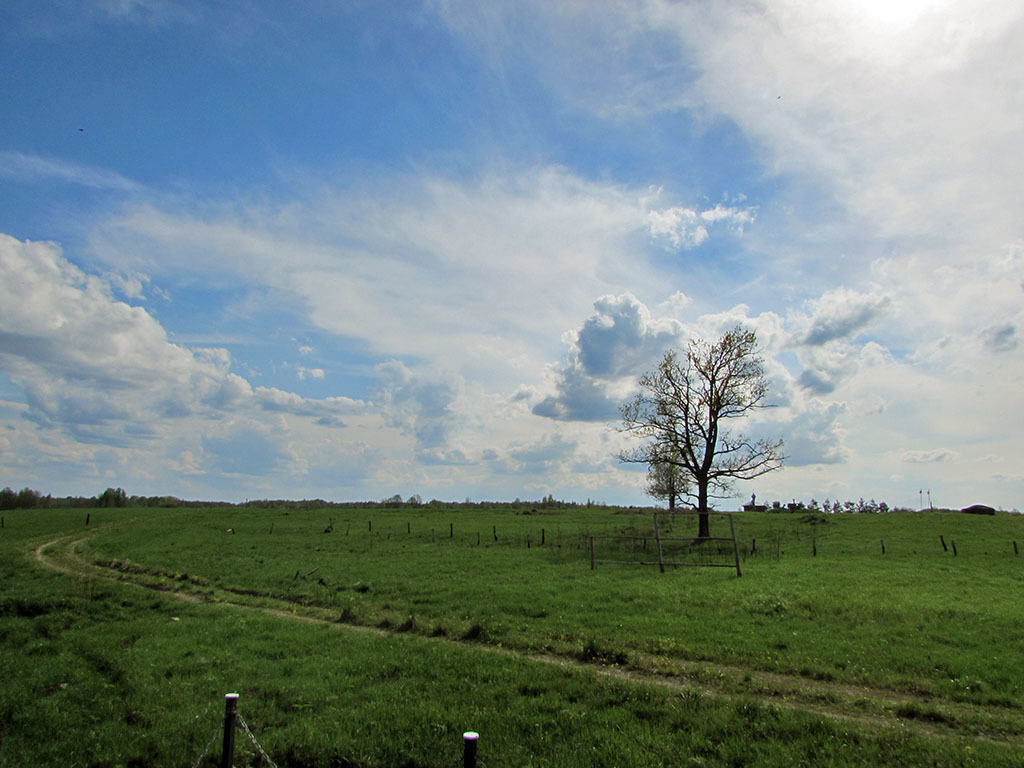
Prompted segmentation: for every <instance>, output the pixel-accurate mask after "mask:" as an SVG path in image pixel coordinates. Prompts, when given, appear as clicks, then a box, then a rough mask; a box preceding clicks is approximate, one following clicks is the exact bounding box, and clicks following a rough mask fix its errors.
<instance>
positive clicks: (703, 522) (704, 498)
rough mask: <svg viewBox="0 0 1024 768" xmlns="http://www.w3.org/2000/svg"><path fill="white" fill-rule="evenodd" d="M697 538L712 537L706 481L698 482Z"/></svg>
mask: <svg viewBox="0 0 1024 768" xmlns="http://www.w3.org/2000/svg"><path fill="white" fill-rule="evenodd" d="M697 511H698V512H700V514H699V515H698V517H697V520H698V525H697V538H698V539H707V538H710V536H711V526H710V523H709V516H708V484H707V482H706V481H704V482H702V481H701V480H698V481H697Z"/></svg>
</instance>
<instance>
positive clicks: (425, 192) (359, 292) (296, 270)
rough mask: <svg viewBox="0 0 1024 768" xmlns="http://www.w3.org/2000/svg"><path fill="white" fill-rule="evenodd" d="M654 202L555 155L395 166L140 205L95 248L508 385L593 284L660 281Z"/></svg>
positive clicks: (379, 351)
mask: <svg viewBox="0 0 1024 768" xmlns="http://www.w3.org/2000/svg"><path fill="white" fill-rule="evenodd" d="M655 202H656V200H655V199H654V198H652V196H651V193H650V190H649V189H648V188H643V189H629V188H626V187H620V186H615V185H611V184H607V183H599V182H592V181H588V180H586V179H583V178H580V177H578V176H576V175H574V174H572V173H569V172H568V171H566V170H565V169H563V168H560V167H557V166H547V167H537V168H531V169H524V170H518V171H514V172H509V173H505V174H499V173H497V172H492V173H487V174H483V175H481V176H480V177H478V178H475V179H469V180H455V179H447V178H441V177H436V176H426V177H420V178H392V179H390V180H387V181H383V182H379V183H377V184H376V185H374V184H370V183H367V185H366V186H365V187H354V188H352V189H336V190H334V191H333V192H330V193H327V194H325V193H324V191H323V189H322V188H318V189H317V190H316V196H315V197H313V196H312V193H311V196H310V197H309V198H308V199H305V198H301V197H300V198H299V199H297V200H295V201H293V202H292V203H291V204H290V205H288V206H287V209H286V210H284V209H281V210H273V209H271V210H267V209H254V208H246V209H235V208H228V207H220V208H210V209H209V210H206V211H198V212H197V211H192V212H178V213H175V212H172V211H170V210H159V209H157V208H155V207H152V206H141V207H134V208H131V209H129V210H128V212H127V213H126V214H125V215H123V216H121V217H119V218H117V219H116V220H112V221H110V222H108V223H107V224H106V225H105V226H103V227H101V228H98V229H97V230H96V231H95V233H94V238H93V248H94V250H95V251H96V252H97V253H98V254H99V255H100V256H101V257H102V258H103V259H104V260H105V261H106V262H107V263H109V264H113V265H116V266H117V268H118V269H121V270H126V269H133V270H139V271H144V272H146V273H147V274H151V275H154V274H161V273H164V274H166V273H168V272H169V271H171V270H186V271H188V272H189V273H191V274H193V275H203V276H205V277H207V279H215V280H222V281H224V282H225V283H229V282H230V283H232V284H235V283H236V281H241V283H242V284H243V285H244V284H249V285H250V286H256V285H261V286H269V287H271V288H273V289H274V290H277V291H281V292H283V294H285V295H288V296H293V297H297V298H298V299H300V300H301V301H302V302H303V303H304V304H305V305H306V306H307V307H308V308H309V315H310V318H311V319H312V321H313V322H314V323H316V325H317V326H319V328H320V329H322V330H324V331H327V332H329V333H332V334H339V335H341V336H344V337H349V338H353V339H358V340H360V341H362V342H364V343H365V344H366V345H367V347H368V349H369V350H371V351H372V352H373V353H374V354H376V355H379V356H381V357H390V356H402V357H419V358H424V359H432V360H435V361H438V362H439V364H440V365H442V366H444V367H448V368H452V369H457V370H460V371H462V372H464V373H472V375H473V376H474V377H481V376H482V377H485V378H488V380H490V381H491V382H492V383H496V382H498V381H500V380H501V379H503V378H504V377H506V376H507V375H508V374H509V372H510V369H511V370H514V371H515V372H516V374H517V375H520V376H523V375H527V373H526V372H527V371H531V370H532V371H536V370H539V368H540V366H541V364H542V362H543V360H544V359H545V358H547V357H548V355H549V353H555V352H557V346H556V345H555V344H554V343H553V342H554V340H555V338H556V337H555V336H554V335H553V332H554V333H557V332H560V330H561V329H564V328H568V327H570V326H571V325H572V324H573V323H574V322H576V319H577V318H578V317H579V315H580V313H581V312H582V311H585V309H586V308H587V307H588V306H589V305H590V303H591V302H592V301H593V297H594V296H599V295H601V294H604V293H618V292H621V290H622V287H623V286H625V285H629V286H631V288H632V290H633V291H634V292H636V293H637V294H638V295H639V294H643V293H645V292H648V291H650V292H656V293H658V294H663V290H664V274H663V273H662V272H661V271H660V270H659V269H657V268H655V267H653V266H651V265H650V264H649V263H648V262H647V260H646V259H645V258H638V257H637V256H638V254H643V253H644V251H645V249H648V248H650V244H649V243H647V242H645V237H644V236H645V235H647V234H650V223H649V220H648V216H649V214H651V213H652V206H653V205H654V204H655ZM705 213H708V216H709V217H710V220H708V221H705V220H704V219H701V221H702V222H703V224H701V226H704V227H711V226H712V225H713V224H714V223H715V222H725V221H728V222H731V223H732V224H737V223H738V222H741V221H748V220H749V216H748V214H746V213H744V212H743V211H740V210H739V209H726V208H722V207H720V206H719V207H713V208H711V209H708V211H706V212H705ZM695 215H697V216H698V218H699V216H700V214H699V213H698V214H695ZM730 231H731V230H730ZM666 233H667V236H668V235H671V236H673V237H676V236H678V237H682V235H681V234H678V233H676V234H672V232H669V231H666ZM726 234H728V233H726ZM142 254H145V255H142ZM384 274H386V275H387V276H388V277H387V279H382V278H381V275H384ZM538 352H539V353H540V356H538Z"/></svg>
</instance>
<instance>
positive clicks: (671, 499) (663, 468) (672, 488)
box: [645, 458, 690, 519]
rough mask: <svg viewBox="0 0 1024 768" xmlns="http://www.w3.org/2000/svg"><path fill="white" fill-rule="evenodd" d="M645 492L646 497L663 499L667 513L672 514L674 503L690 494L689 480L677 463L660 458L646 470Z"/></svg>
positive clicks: (653, 461)
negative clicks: (666, 506)
mask: <svg viewBox="0 0 1024 768" xmlns="http://www.w3.org/2000/svg"><path fill="white" fill-rule="evenodd" d="M645 490H646V491H647V495H648V496H653V497H654V498H656V499H664V501H665V503H666V504H667V505H668V511H669V512H674V511H675V508H676V501H677V500H678V499H682V498H684V497H686V496H688V495H689V493H690V478H689V476H688V475H687V474H686V471H685V470H684V469H683V468H682V467H681V466H679V463H678V462H676V463H672V462H669V461H666V460H664V459H660V458H659V459H656V460H651V462H650V466H649V467H648V468H647V488H645ZM670 519H671V518H670Z"/></svg>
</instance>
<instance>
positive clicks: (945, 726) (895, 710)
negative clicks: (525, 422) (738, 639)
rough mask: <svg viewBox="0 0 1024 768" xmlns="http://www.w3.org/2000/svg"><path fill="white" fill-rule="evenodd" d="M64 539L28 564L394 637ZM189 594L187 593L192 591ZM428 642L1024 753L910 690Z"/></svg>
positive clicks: (970, 717) (970, 710)
mask: <svg viewBox="0 0 1024 768" xmlns="http://www.w3.org/2000/svg"><path fill="white" fill-rule="evenodd" d="M102 530H103V529H97V530H94V531H92V532H90V533H89V534H87V535H85V536H82V535H72V536H64V537H61V538H58V539H53V540H52V541H48V542H46V543H44V544H40V545H39V546H37V547H36V548H35V550H34V552H33V558H34V559H35V561H36V562H38V563H39V564H41V565H43V566H45V567H48V568H51V569H53V570H56V571H59V572H61V573H65V574H68V575H72V576H77V577H83V578H99V579H105V580H109V581H117V582H120V583H126V584H132V585H134V586H136V587H139V588H142V589H150V590H156V591H159V592H162V593H163V594H165V595H167V596H168V597H171V598H174V599H177V600H183V601H187V602H191V603H197V602H208V603H209V604H210V605H217V606H222V607H225V608H231V609H240V610H252V611H259V612H261V613H264V614H266V615H270V616H275V617H278V618H282V619H286V620H290V621H303V622H309V623H315V624H322V625H325V626H329V627H331V628H332V629H335V630H339V631H345V632H363V633H372V634H376V635H381V636H385V635H387V634H390V633H391V632H393V631H394V630H385V629H380V628H377V627H368V626H363V625H358V624H349V623H344V622H340V621H338V620H337V618H335V617H327V616H326V612H325V611H322V610H318V609H317V608H314V607H309V606H302V605H298V604H296V603H294V602H289V601H286V600H282V599H280V598H272V597H267V596H253V595H248V594H245V593H244V592H241V591H238V592H236V591H231V590H226V589H214V590H213V592H214V593H215V596H214V597H211V596H209V595H201V594H196V592H195V591H194V585H187V584H177V583H174V582H168V581H167V580H166V579H165V578H161V577H159V576H155V575H153V574H149V573H146V572H144V571H143V572H137V571H129V572H125V571H123V570H117V569H115V568H111V567H103V566H101V565H97V564H94V563H92V562H89V561H87V560H86V559H85V558H84V557H83V556H82V554H81V552H80V549H81V547H82V546H83V545H84V543H85V542H86V541H87V540H88V539H89V538H91V537H92V536H95V535H97V534H98V533H100V532H101V531H102ZM190 587H191V588H190ZM421 637H422V639H423V640H424V641H426V642H440V643H448V644H451V645H459V646H462V647H466V648H473V649H477V650H484V651H487V652H491V653H500V654H504V655H506V656H515V657H518V658H522V659H527V660H530V661H534V662H537V663H541V664H550V665H552V666H558V667H562V668H573V669H578V670H585V671H586V672H587V673H589V674H595V675H601V676H603V677H607V678H614V679H616V680H621V681H627V682H630V683H635V684H645V685H655V686H659V687H662V688H668V689H671V690H674V691H695V692H697V693H700V694H702V695H706V696H714V697H716V698H720V699H726V700H731V701H737V700H743V701H750V700H751V699H753V700H755V701H758V702H760V703H762V704H767V705H771V706H776V707H780V708H783V709H787V710H791V711H795V712H802V713H805V714H808V715H812V716H815V717H824V718H829V719H832V720H838V721H847V722H852V723H858V724H864V725H870V726H872V727H879V728H891V729H895V730H900V731H912V732H915V733H918V734H920V735H922V736H940V737H962V738H969V739H979V740H987V741H993V742H997V743H1003V744H1010V745H1016V746H1024V713H1022V711H1021V709H1020V708H1014V707H1000V706H995V705H982V704H972V703H967V702H961V701H953V700H949V699H939V698H933V697H928V696H922V695H920V694H915V693H912V692H908V691H896V690H889V689H884V688H871V687H858V686H854V685H849V684H843V683H836V682H830V681H820V680H811V679H809V678H804V677H800V676H797V675H786V674H780V673H775V672H766V671H763V670H758V669H755V668H747V667H739V666H730V665H723V664H713V663H708V662H693V661H687V660H679V659H673V660H671V661H670V663H668V664H667V665H666V664H664V663H663V662H661V663H660V662H659V660H658V659H655V658H654V657H645V656H643V655H642V654H636V653H632V654H631V657H630V662H631V663H630V665H629V667H619V666H606V665H602V664H598V663H588V662H583V661H580V660H578V659H576V658H573V657H570V656H557V655H551V654H545V653H540V652H536V651H530V650H521V649H514V648H508V647H499V646H494V645H484V644H480V643H471V642H467V641H460V640H457V639H452V638H450V637H426V636H421Z"/></svg>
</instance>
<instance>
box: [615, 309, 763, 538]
mask: <svg viewBox="0 0 1024 768" xmlns="http://www.w3.org/2000/svg"><path fill="white" fill-rule="evenodd" d="M767 392H768V382H767V381H766V380H765V376H764V363H763V361H762V360H761V358H760V357H758V356H757V335H756V334H755V333H754V332H753V331H748V330H745V329H744V328H743V327H742V326H736V327H735V328H733V329H732V330H731V331H729V332H728V333H726V334H725V335H724V336H723V337H722V338H721V339H719V340H718V342H716V343H714V344H712V343H710V342H707V341H700V340H694V341H691V342H690V344H689V347H688V349H687V350H686V356H685V358H681V357H680V355H679V354H678V353H677V352H675V351H669V352H667V353H665V357H664V359H663V360H662V361H661V362H660V363H659V364H658V367H657V368H656V369H655V370H654V371H651V372H649V373H645V374H644V375H643V376H641V377H640V392H639V393H638V394H637V395H636V397H634V398H633V399H632V400H630V401H629V402H627V403H625V404H624V405H623V406H622V409H621V411H622V431H624V432H627V433H629V434H631V435H634V436H636V437H638V438H641V439H643V440H644V444H643V445H641V446H639V447H637V448H634V449H633V450H630V451H625V452H623V453H621V454H620V455H619V458H620V460H622V461H626V462H636V463H643V464H649V465H651V468H652V471H655V472H657V471H658V470H656V469H654V468H655V467H658V466H659V465H668V466H670V467H673V468H675V469H676V470H678V471H679V472H680V473H682V474H683V476H684V477H688V478H689V479H690V480H691V481H692V483H693V486H695V487H696V493H694V491H693V489H692V488H690V487H688V488H687V490H686V492H685V495H686V496H687V497H688V498H690V499H693V500H695V501H696V503H697V511H698V512H699V513H700V515H699V521H700V523H699V529H698V533H697V536H698V537H699V538H707V537H709V536H710V527H709V525H708V499H709V498H726V497H727V496H728V491H729V490H730V489H731V487H732V484H733V482H734V481H736V480H750V479H752V478H755V477H759V476H760V475H763V474H765V473H766V472H771V471H772V470H774V469H778V468H779V467H780V466H782V461H783V456H782V440H778V441H775V442H771V441H768V440H750V439H748V438H746V437H744V436H743V435H740V434H734V433H732V432H730V431H729V430H728V429H727V428H726V426H725V424H724V423H723V422H724V421H725V420H726V419H737V418H741V417H743V416H746V415H748V414H750V413H751V412H752V411H754V410H756V409H758V408H764V407H765V405H764V403H763V400H764V397H765V394H767Z"/></svg>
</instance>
